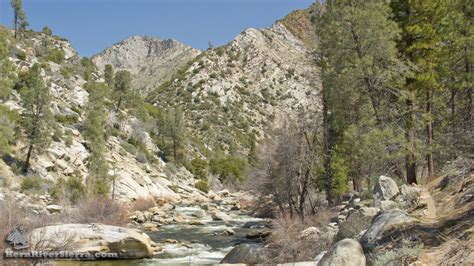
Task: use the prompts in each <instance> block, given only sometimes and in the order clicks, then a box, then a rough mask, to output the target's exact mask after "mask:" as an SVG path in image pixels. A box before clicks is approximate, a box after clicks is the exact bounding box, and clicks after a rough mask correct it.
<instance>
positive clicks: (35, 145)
mask: <svg viewBox="0 0 474 266" xmlns="http://www.w3.org/2000/svg"><path fill="white" fill-rule="evenodd" d="M20 86H21V90H20V94H21V97H22V107H23V113H22V121H21V122H22V123H21V125H22V129H23V134H24V136H25V137H26V140H25V141H26V144H27V146H28V152H27V155H26V160H25V164H24V167H23V170H24V171H27V170H28V168H29V166H30V165H29V164H30V158H31V155H32V153H33V151H34V150H35V151H36V152H41V151H42V150H43V149H45V148H46V147H48V146H49V144H50V141H51V139H50V138H51V137H50V132H51V125H52V121H51V120H52V116H51V112H50V110H49V106H50V102H51V96H50V94H49V88H48V87H46V86H45V84H44V81H43V78H42V77H41V69H40V67H39V65H38V64H35V65H33V66H32V67H31V69H30V70H29V71H28V72H26V73H23V74H22V75H21V76H20Z"/></svg>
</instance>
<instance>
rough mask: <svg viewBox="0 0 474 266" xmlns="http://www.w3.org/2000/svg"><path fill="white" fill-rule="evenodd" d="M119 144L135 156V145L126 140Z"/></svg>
mask: <svg viewBox="0 0 474 266" xmlns="http://www.w3.org/2000/svg"><path fill="white" fill-rule="evenodd" d="M121 145H122V148H123V149H124V150H126V151H127V152H128V153H130V154H131V155H133V156H135V155H136V154H137V149H136V148H135V146H133V144H130V143H128V142H122V143H121Z"/></svg>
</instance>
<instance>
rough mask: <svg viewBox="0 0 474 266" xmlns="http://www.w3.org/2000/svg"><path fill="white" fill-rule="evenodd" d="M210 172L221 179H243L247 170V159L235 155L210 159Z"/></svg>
mask: <svg viewBox="0 0 474 266" xmlns="http://www.w3.org/2000/svg"><path fill="white" fill-rule="evenodd" d="M209 166H210V169H211V172H212V173H213V174H216V175H218V176H219V179H220V180H221V181H223V180H225V179H232V180H237V181H240V182H241V181H243V180H244V179H245V174H246V170H247V160H245V159H242V158H240V157H236V156H228V157H224V158H217V159H211V162H210V164H209Z"/></svg>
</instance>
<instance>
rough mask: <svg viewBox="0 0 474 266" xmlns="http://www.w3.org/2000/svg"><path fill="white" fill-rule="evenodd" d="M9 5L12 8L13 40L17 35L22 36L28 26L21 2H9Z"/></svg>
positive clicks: (15, 0)
mask: <svg viewBox="0 0 474 266" xmlns="http://www.w3.org/2000/svg"><path fill="white" fill-rule="evenodd" d="M10 4H11V6H12V8H13V27H14V28H15V38H16V37H17V36H18V33H20V35H21V34H23V33H24V31H25V30H26V27H27V26H28V21H26V14H25V11H24V10H23V1H22V0H10Z"/></svg>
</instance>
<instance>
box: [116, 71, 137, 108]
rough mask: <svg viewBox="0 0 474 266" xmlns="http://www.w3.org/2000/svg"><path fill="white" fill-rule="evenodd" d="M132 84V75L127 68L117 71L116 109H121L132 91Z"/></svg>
mask: <svg viewBox="0 0 474 266" xmlns="http://www.w3.org/2000/svg"><path fill="white" fill-rule="evenodd" d="M131 84H132V76H131V74H130V72H128V71H127V70H120V71H118V72H117V73H115V80H114V88H113V89H114V94H115V97H116V98H117V104H116V110H117V111H118V110H120V106H121V105H122V102H123V101H124V99H125V98H126V96H127V94H128V93H129V92H130V89H131Z"/></svg>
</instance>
